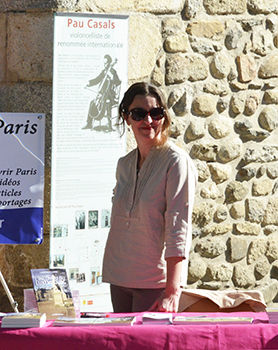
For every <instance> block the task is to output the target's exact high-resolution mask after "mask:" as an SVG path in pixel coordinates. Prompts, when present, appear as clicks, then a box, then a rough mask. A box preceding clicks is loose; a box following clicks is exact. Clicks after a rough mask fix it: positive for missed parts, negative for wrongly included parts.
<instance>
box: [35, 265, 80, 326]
mask: <svg viewBox="0 0 278 350" xmlns="http://www.w3.org/2000/svg"><path fill="white" fill-rule="evenodd" d="M31 277H32V282H33V287H34V292H35V296H36V301H37V307H38V311H39V313H45V314H46V318H47V320H54V319H56V318H57V317H59V316H67V317H76V314H75V309H74V304H73V299H72V293H71V290H70V286H69V282H68V277H67V272H66V270H65V269H32V270H31Z"/></svg>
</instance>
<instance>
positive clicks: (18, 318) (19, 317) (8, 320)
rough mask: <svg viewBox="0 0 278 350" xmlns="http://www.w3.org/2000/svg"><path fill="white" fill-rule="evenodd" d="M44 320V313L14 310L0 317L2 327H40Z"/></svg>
mask: <svg viewBox="0 0 278 350" xmlns="http://www.w3.org/2000/svg"><path fill="white" fill-rule="evenodd" d="M45 322H46V314H41V313H29V312H14V313H8V314H6V315H5V316H4V317H3V318H2V323H1V327H2V328H34V327H42V326H43V325H44V324H45Z"/></svg>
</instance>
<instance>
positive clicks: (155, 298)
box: [102, 83, 197, 312]
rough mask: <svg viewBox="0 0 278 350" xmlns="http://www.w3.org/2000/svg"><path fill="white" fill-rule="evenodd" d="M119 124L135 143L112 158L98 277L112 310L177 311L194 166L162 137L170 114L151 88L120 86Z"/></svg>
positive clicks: (188, 238) (188, 232)
mask: <svg viewBox="0 0 278 350" xmlns="http://www.w3.org/2000/svg"><path fill="white" fill-rule="evenodd" d="M125 123H126V124H127V125H129V126H130V127H131V128H132V131H133V133H134V136H135V139H136V142H137V148H136V149H134V150H133V151H131V152H130V153H129V154H127V155H126V156H125V157H123V158H121V159H120V160H119V162H118V166H117V171H116V180H117V183H116V187H115V189H114V197H113V208H112V215H111V228H110V232H109V236H108V240H107V244H106V249H105V253H104V261H103V275H102V277H103V281H104V282H108V283H110V287H111V298H112V304H113V308H114V312H135V311H146V310H151V311H169V312H176V311H177V309H178V303H179V297H180V285H181V276H182V265H183V260H184V259H188V254H189V249H190V245H191V214H192V209H193V201H194V194H195V188H196V184H197V172H196V169H195V167H194V165H193V162H192V160H191V159H190V157H189V156H188V154H187V153H186V152H185V151H184V150H182V149H181V148H180V147H177V146H175V145H174V144H173V143H171V142H169V141H168V134H169V129H170V116H169V112H168V110H167V106H166V102H165V100H164V97H163V95H162V93H161V92H160V91H159V90H158V89H157V88H156V87H155V86H152V85H150V84H147V83H135V84H133V85H132V86H131V87H130V88H129V89H128V90H127V91H126V93H125V95H124V98H123V100H122V102H121V104H120V106H119V124H122V125H124V124H125Z"/></svg>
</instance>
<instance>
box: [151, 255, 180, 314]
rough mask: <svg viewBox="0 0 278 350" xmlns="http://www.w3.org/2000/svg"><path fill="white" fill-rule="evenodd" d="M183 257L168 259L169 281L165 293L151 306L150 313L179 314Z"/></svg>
mask: <svg viewBox="0 0 278 350" xmlns="http://www.w3.org/2000/svg"><path fill="white" fill-rule="evenodd" d="M182 260H183V258H182V257H171V258H167V259H166V263H167V281H166V287H165V291H164V293H163V294H162V296H161V297H160V298H159V299H157V300H156V301H155V302H154V304H153V305H152V306H151V308H150V310H149V311H163V312H177V311H178V306H179V300H180V283H181V272H182Z"/></svg>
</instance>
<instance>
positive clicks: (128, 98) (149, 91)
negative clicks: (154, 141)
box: [117, 82, 171, 143]
mask: <svg viewBox="0 0 278 350" xmlns="http://www.w3.org/2000/svg"><path fill="white" fill-rule="evenodd" d="M137 95H142V96H150V95H152V96H154V97H155V98H156V99H157V102H158V104H159V107H163V108H164V110H165V117H164V122H163V125H162V136H163V137H162V139H163V143H165V142H166V141H167V138H168V136H169V130H170V125H171V119H170V114H169V111H168V108H167V103H166V100H165V97H164V95H163V93H162V92H161V91H160V90H159V89H158V88H157V87H156V86H154V85H151V84H149V83H145V82H141V83H135V84H133V85H131V86H130V87H129V88H128V90H127V91H126V92H125V94H124V97H123V99H122V102H121V103H120V105H119V115H118V123H117V124H118V126H119V127H122V128H123V133H124V131H125V121H126V119H127V115H126V114H125V113H126V112H128V110H129V106H130V105H131V104H132V102H133V100H134V98H135V96H137Z"/></svg>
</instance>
